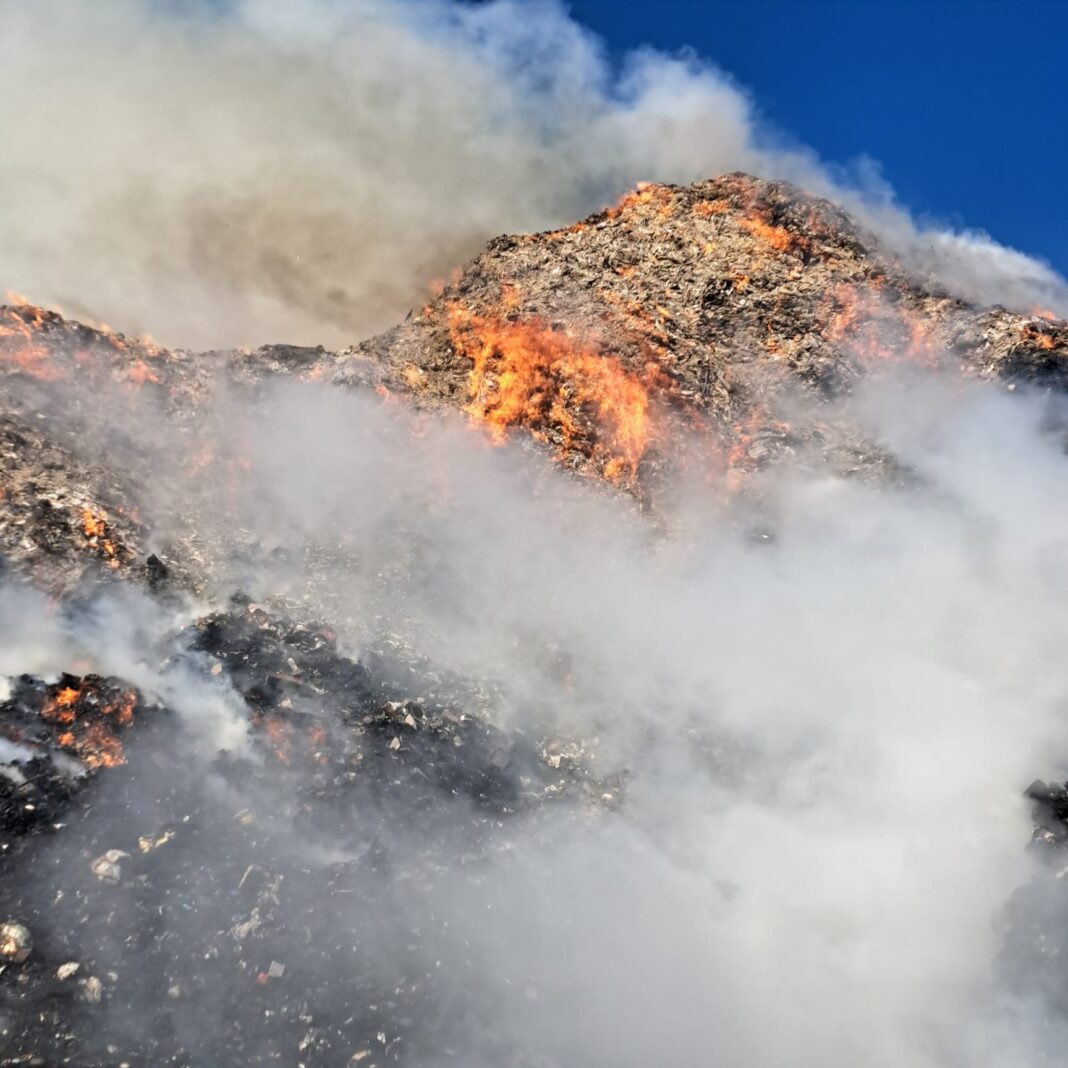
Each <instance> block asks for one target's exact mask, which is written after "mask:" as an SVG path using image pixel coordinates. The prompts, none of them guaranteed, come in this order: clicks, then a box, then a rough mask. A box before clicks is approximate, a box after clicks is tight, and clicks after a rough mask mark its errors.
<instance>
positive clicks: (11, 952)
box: [0, 923, 33, 964]
mask: <svg viewBox="0 0 1068 1068" xmlns="http://www.w3.org/2000/svg"><path fill="white" fill-rule="evenodd" d="M32 949H33V935H31V934H30V929H29V928H28V927H27V926H26V925H25V924H21V923H4V924H0V959H2V960H5V961H10V962H12V963H14V964H21V963H22V962H23V961H24V960H25V959H26V958H27V957H28V956H29V955H30V951H31V950H32Z"/></svg>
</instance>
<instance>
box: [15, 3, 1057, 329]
mask: <svg viewBox="0 0 1068 1068" xmlns="http://www.w3.org/2000/svg"><path fill="white" fill-rule="evenodd" d="M0 24H2V27H3V33H2V34H0V92H2V94H3V98H4V100H5V108H6V115H7V116H8V118H7V120H6V121H5V123H4V157H3V162H2V163H0V249H2V253H0V286H3V287H7V288H10V289H13V290H17V291H20V292H23V293H26V294H28V295H29V296H30V297H31V298H33V299H34V300H37V301H40V302H50V303H53V304H57V305H59V306H60V307H62V308H63V309H64V310H66V311H68V312H69V313H71V314H73V315H75V316H77V315H81V316H83V317H90V318H93V319H97V320H104V321H107V322H110V323H111V324H112V325H114V326H115V327H116V328H119V329H124V330H126V331H139V330H140V331H148V332H150V333H152V334H154V335H156V336H157V337H159V338H160V339H161V340H164V341H166V342H168V343H171V344H185V345H192V346H200V347H205V346H212V345H226V344H253V343H262V342H268V341H279V340H289V341H304V342H309V343H320V342H321V343H326V344H331V345H341V344H344V343H347V342H351V341H354V340H358V339H360V338H361V337H363V336H365V335H367V334H368V333H370V332H373V331H376V330H379V329H383V328H385V327H387V326H389V325H391V324H392V323H394V322H395V321H396V320H397V319H399V318H400V317H401V316H403V314H404V313H405V311H406V310H407V309H408V308H410V307H412V306H414V305H417V304H418V303H419V302H420V301H421V300H423V299H424V298H425V295H426V293H427V290H428V286H429V285H430V283H431V282H432V281H433V280H434V279H436V278H441V277H444V276H446V275H447V274H448V272H449V271H450V270H451V269H452V268H454V267H455V266H457V265H458V264H460V263H461V262H463V261H464V260H465V259H466V258H468V257H469V256H471V255H473V254H474V253H476V252H477V251H478V250H479V248H480V247H481V246H482V244H483V243H484V242H485V241H486V239H487V238H489V237H491V236H493V235H494V234H496V233H500V232H502V231H510V232H515V231H528V230H537V229H542V228H547V227H550V226H557V225H561V224H564V223H567V222H570V221H572V220H573V219H575V218H577V217H579V216H582V215H584V214H587V213H588V212H590V211H593V210H595V209H597V208H599V207H601V206H602V205H604V204H605V203H607V202H610V201H612V200H614V199H615V198H616V197H617V196H618V195H619V194H620V193H621V192H623V191H624V190H625V189H626V188H627V187H628V186H630V185H632V184H633V183H634V182H636V181H638V180H657V181H676V182H688V181H692V180H696V179H699V178H705V177H709V176H712V175H715V174H718V173H721V172H724V171H729V170H734V169H742V170H748V171H751V172H756V173H759V174H761V175H764V176H767V177H786V178H794V179H798V180H800V181H802V182H804V183H806V184H809V185H811V186H813V187H814V188H816V189H819V190H820V191H822V192H828V193H831V194H833V195H839V196H845V197H847V198H848V197H850V196H852V194H851V192H850V190H849V189H847V188H843V187H842V186H841V185H840V184H836V183H835V182H834V181H833V180H832V179H831V178H830V177H828V175H827V173H826V172H825V171H824V169H823V168H822V167H821V166H820V164H819V162H818V161H817V160H815V158H814V157H813V156H812V154H811V153H808V152H805V151H803V150H797V149H791V148H784V147H782V139H781V138H779V137H778V136H776V135H775V134H774V132H772V131H768V130H767V129H766V128H765V127H764V126H763V125H762V124H761V122H760V121H759V119H758V117H757V116H756V115H755V114H754V110H753V107H752V104H751V102H750V100H749V98H748V97H747V95H746V93H745V92H744V90H742V89H740V88H739V87H738V86H736V85H735V84H734V83H733V82H732V81H731V80H730V79H729V77H727V76H726V75H725V74H723V73H722V72H721V71H719V70H717V69H716V68H715V67H713V66H712V65H710V64H708V63H704V62H700V61H698V60H696V59H694V58H692V57H675V56H666V55H663V54H660V53H656V52H653V51H649V50H643V51H639V52H637V53H634V54H632V55H630V56H628V57H627V58H626V59H625V61H624V62H623V64H622V69H621V71H620V72H618V73H617V72H616V71H615V70H614V69H613V67H612V65H611V63H610V62H609V60H608V59H607V57H606V54H605V48H604V45H603V44H602V42H600V41H599V40H597V39H596V38H595V37H594V36H592V35H591V34H590V33H588V32H586V31H585V30H583V29H582V28H581V27H580V26H578V25H577V24H576V23H575V22H574V21H573V20H572V19H571V18H570V17H569V16H568V14H567V12H566V10H565V9H564V7H563V6H562V5H561V4H559V3H556V2H553V0H526V2H520V0H495V2H492V3H487V4H478V5H468V4H460V3H456V2H453V0H407V2H401V0H352V2H349V3H345V4H339V3H333V2H329V0H300V2H299V3H289V2H287V3H281V2H277V0H240V2H236V3H233V4H228V5H222V6H221V7H220V6H214V7H203V6H200V5H189V4H187V5H159V4H155V3H152V2H150V0H100V2H98V3H94V4H76V3H71V2H69V0H40V2H38V3H35V4H33V5H25V4H22V3H19V2H18V0H0ZM43 26H47V27H48V30H47V34H43V33H42V27H43ZM869 201H870V202H871V204H872V207H871V210H870V211H869V210H868V208H867V207H865V204H866V203H868V202H869ZM851 203H852V205H853V206H854V207H855V208H858V209H859V210H860V211H861V213H862V214H863V215H865V217H866V218H868V219H869V221H872V222H874V223H878V224H879V228H880V231H881V232H882V233H883V234H884V236H888V237H889V238H890V239H891V241H892V243H893V244H894V245H895V246H896V247H898V248H900V249H902V250H903V251H905V252H906V253H907V254H908V255H909V256H910V258H911V259H912V260H914V261H915V262H916V263H917V265H918V266H920V267H921V268H925V269H926V268H932V269H935V270H936V271H938V273H939V274H940V275H941V276H942V277H943V278H944V279H945V281H946V283H947V284H948V285H950V286H951V287H953V288H954V289H956V290H958V291H960V292H961V293H962V294H963V295H964V296H967V297H971V298H975V299H980V300H990V299H999V300H1011V301H1014V302H1015V301H1021V302H1024V303H1034V302H1041V303H1045V304H1052V305H1054V306H1059V307H1068V300H1066V299H1065V296H1066V290H1065V287H1064V283H1063V282H1062V281H1061V280H1060V279H1059V278H1057V276H1056V275H1055V274H1054V273H1053V272H1052V271H1050V270H1049V269H1048V268H1046V267H1044V266H1042V265H1041V264H1038V263H1036V262H1034V261H1032V260H1029V259H1027V258H1026V257H1023V256H1020V255H1019V254H1018V253H1013V252H1011V251H1009V250H1006V249H1003V248H1001V247H1000V246H997V245H994V244H993V243H992V242H990V241H989V240H987V239H984V238H974V237H968V236H966V235H965V236H958V235H952V234H948V233H944V232H941V231H930V232H928V231H924V230H920V229H917V228H916V227H915V226H914V225H913V224H912V223H911V221H910V220H909V219H908V216H907V215H906V214H905V213H904V212H902V211H900V210H899V209H894V208H888V207H887V205H886V198H885V196H884V195H883V194H882V193H880V194H879V196H877V197H876V198H875V199H874V200H872V198H871V197H867V196H863V197H862V196H860V195H856V196H852V199H851Z"/></svg>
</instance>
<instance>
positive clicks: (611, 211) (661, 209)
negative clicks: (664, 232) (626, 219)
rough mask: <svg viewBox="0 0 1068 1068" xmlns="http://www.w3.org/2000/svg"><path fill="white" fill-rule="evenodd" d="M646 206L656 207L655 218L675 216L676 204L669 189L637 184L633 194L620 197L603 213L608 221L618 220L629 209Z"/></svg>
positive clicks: (647, 183) (642, 183)
mask: <svg viewBox="0 0 1068 1068" xmlns="http://www.w3.org/2000/svg"><path fill="white" fill-rule="evenodd" d="M646 204H655V205H656V206H657V212H656V213H657V216H658V217H659V218H661V219H668V218H670V217H671V216H672V215H674V214H675V210H676V203H675V198H674V194H673V191H672V190H671V189H669V188H668V187H667V186H665V185H656V184H653V183H651V182H639V183H638V184H637V185H636V186H635V188H634V190H633V192H630V193H627V194H626V195H625V196H623V197H621V198H620V199H619V200H618V201H617V202H616V203H615V204H613V205H612V207H610V208H608V209H607V211H605V215H606V216H607V217H608V218H609V219H618V218H619V217H620V216H621V215H622V214H623V213H624V212H626V211H628V210H630V209H631V208H637V207H642V206H643V205H646Z"/></svg>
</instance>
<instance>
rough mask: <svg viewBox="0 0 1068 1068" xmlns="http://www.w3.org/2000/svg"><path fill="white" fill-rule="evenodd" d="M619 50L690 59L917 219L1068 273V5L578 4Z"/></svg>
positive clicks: (948, 1) (1011, 0) (681, 0)
mask: <svg viewBox="0 0 1068 1068" xmlns="http://www.w3.org/2000/svg"><path fill="white" fill-rule="evenodd" d="M569 6H570V8H571V11H572V13H573V15H574V16H575V18H576V19H577V20H578V21H579V22H581V23H583V24H584V25H586V26H588V27H590V28H591V29H593V30H595V31H596V32H597V33H598V34H599V35H600V36H602V37H603V38H604V39H605V40H606V41H607V42H608V44H609V46H610V48H611V49H612V50H613V51H614V52H622V51H625V50H627V49H630V48H633V47H636V46H639V45H642V44H651V45H654V46H656V47H657V48H661V49H665V50H668V51H676V50H678V49H681V48H686V47H690V48H692V49H693V50H694V51H696V52H697V53H698V54H699V55H701V56H703V57H705V58H707V59H710V60H712V61H713V62H714V63H716V64H717V65H718V66H720V67H722V68H723V69H724V70H726V71H727V72H728V73H730V74H731V75H733V76H734V78H735V79H736V80H737V81H738V82H739V83H740V84H742V85H743V86H745V87H747V88H748V89H749V90H750V91H751V93H752V94H753V96H754V98H755V100H756V102H757V105H758V107H759V109H760V111H761V112H762V114H763V115H764V116H765V117H766V118H767V119H769V120H770V121H771V122H772V123H773V124H774V125H776V126H777V127H779V128H780V129H782V130H784V131H785V132H786V133H788V134H790V135H792V136H793V137H794V138H796V139H797V140H799V141H801V142H804V143H805V144H807V145H809V146H811V147H813V148H815V149H816V150H817V151H818V152H819V153H820V155H821V156H823V157H824V158H825V159H827V160H830V161H832V162H836V163H844V162H848V161H849V160H851V159H853V158H855V157H857V156H861V155H866V156H870V157H872V158H873V159H875V160H877V161H878V162H879V163H880V164H881V165H882V170H883V173H884V175H885V177H886V178H887V179H888V180H889V181H890V183H891V184H892V185H893V186H894V188H895V189H896V190H897V191H898V194H899V196H900V198H901V200H902V201H903V202H904V203H905V204H906V205H908V206H909V207H910V208H911V209H912V210H913V211H914V212H916V213H918V214H921V215H923V214H927V215H930V216H933V217H936V218H939V219H942V220H948V221H949V222H951V223H953V224H954V225H956V226H958V227H959V226H969V227H976V228H982V229H985V230H987V231H988V232H989V233H990V234H991V235H992V236H993V237H995V238H996V239H997V240H999V241H1001V242H1004V243H1006V244H1009V245H1013V246H1015V247H1017V248H1019V249H1021V250H1022V251H1025V252H1029V253H1031V254H1033V255H1036V256H1039V257H1041V258H1043V259H1046V260H1048V261H1049V262H1050V263H1052V264H1053V265H1054V266H1055V267H1056V268H1057V269H1058V270H1059V271H1060V273H1061V274H1062V275H1068V207H1066V204H1068V189H1066V186H1068V180H1066V175H1068V0H996V2H982V0H971V2H964V0H571V2H570V5H569Z"/></svg>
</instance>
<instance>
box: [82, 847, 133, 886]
mask: <svg viewBox="0 0 1068 1068" xmlns="http://www.w3.org/2000/svg"><path fill="white" fill-rule="evenodd" d="M129 855H130V854H129V853H124V852H123V851H122V850H121V849H109V850H108V851H107V852H106V853H105V854H104V855H103V856H99V857H97V858H96V860H94V861H93V863H92V864H90V865H89V867H90V869H91V870H92V872H93V874H94V875H95V876H96V877H97V878H98V879H100V880H102V881H103V882H106V883H117V882H118V881H119V880H120V879H121V878H122V865H121V864H119V861H120V860H122V858H123V857H128V856H129Z"/></svg>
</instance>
